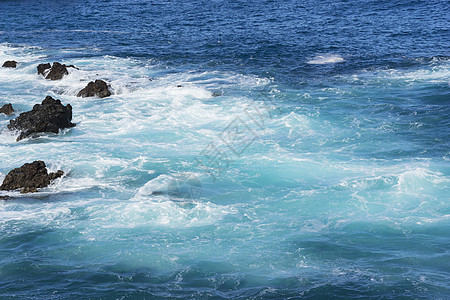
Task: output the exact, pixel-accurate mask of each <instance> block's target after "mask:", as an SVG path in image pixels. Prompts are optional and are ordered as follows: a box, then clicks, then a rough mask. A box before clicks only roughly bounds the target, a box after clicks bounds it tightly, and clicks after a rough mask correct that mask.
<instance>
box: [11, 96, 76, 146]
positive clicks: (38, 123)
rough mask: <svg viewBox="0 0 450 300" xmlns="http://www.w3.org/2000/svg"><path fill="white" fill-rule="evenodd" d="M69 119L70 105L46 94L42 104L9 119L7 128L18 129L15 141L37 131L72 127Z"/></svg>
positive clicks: (70, 116) (56, 130) (42, 131)
mask: <svg viewBox="0 0 450 300" xmlns="http://www.w3.org/2000/svg"><path fill="white" fill-rule="evenodd" d="M71 120H72V106H71V105H70V104H67V105H66V106H64V105H62V104H61V101H60V100H55V99H53V98H52V97H50V96H47V97H46V98H45V99H44V101H42V104H36V105H34V107H33V109H32V110H31V111H27V112H24V113H21V114H20V115H19V117H17V118H16V119H14V120H11V121H10V123H9V125H8V129H10V130H19V131H20V135H19V137H18V138H17V141H20V140H22V139H24V138H26V137H30V136H31V137H32V136H34V135H37V134H38V133H44V132H53V133H58V132H59V130H60V129H63V128H70V127H74V126H75V124H73V123H71Z"/></svg>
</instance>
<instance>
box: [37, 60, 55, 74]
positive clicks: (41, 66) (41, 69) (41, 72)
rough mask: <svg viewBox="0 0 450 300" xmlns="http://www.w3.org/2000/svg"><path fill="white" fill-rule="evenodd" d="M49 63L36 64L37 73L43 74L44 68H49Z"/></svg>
mask: <svg viewBox="0 0 450 300" xmlns="http://www.w3.org/2000/svg"><path fill="white" fill-rule="evenodd" d="M51 67H52V66H51V65H50V64H49V63H46V64H40V65H38V66H37V71H38V74H39V75H42V76H45V70H48V69H51Z"/></svg>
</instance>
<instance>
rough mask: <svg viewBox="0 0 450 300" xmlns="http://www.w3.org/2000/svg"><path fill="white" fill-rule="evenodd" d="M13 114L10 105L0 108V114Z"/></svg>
mask: <svg viewBox="0 0 450 300" xmlns="http://www.w3.org/2000/svg"><path fill="white" fill-rule="evenodd" d="M13 113H14V108H13V106H12V104H11V103H9V104H5V105H3V106H2V107H0V114H5V115H12V114H13Z"/></svg>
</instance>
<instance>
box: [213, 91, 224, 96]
mask: <svg viewBox="0 0 450 300" xmlns="http://www.w3.org/2000/svg"><path fill="white" fill-rule="evenodd" d="M211 95H212V96H213V97H220V96H222V92H221V91H215V92H212V93H211Z"/></svg>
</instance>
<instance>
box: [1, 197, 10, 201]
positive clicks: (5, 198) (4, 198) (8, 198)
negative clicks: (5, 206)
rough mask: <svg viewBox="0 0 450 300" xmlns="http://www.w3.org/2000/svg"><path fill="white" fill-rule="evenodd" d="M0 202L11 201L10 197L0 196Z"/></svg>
mask: <svg viewBox="0 0 450 300" xmlns="http://www.w3.org/2000/svg"><path fill="white" fill-rule="evenodd" d="M0 200H11V197H9V196H0Z"/></svg>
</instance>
